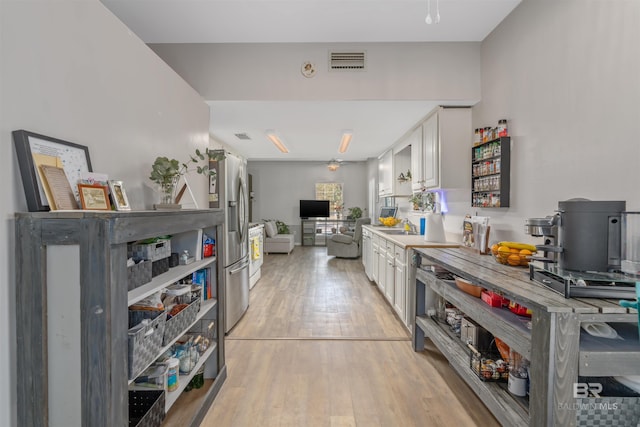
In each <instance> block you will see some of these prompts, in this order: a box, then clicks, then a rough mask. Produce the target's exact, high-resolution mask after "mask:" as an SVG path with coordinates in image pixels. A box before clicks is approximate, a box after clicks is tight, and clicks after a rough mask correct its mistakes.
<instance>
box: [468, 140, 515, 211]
mask: <svg viewBox="0 0 640 427" xmlns="http://www.w3.org/2000/svg"><path fill="white" fill-rule="evenodd" d="M471 159H472V160H471V206H472V207H477V208H506V207H509V193H510V192H511V185H510V179H509V178H510V174H511V138H510V137H508V136H506V137H502V138H498V139H494V140H492V141H488V142H484V143H482V144H479V145H476V146H474V147H473V148H472V149H471Z"/></svg>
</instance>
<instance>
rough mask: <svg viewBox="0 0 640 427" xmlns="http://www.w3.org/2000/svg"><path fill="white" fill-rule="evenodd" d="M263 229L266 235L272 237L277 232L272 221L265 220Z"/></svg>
mask: <svg viewBox="0 0 640 427" xmlns="http://www.w3.org/2000/svg"><path fill="white" fill-rule="evenodd" d="M264 231H265V233H267V237H273V236H275V235H276V234H278V229H277V228H276V223H275V222H273V221H267V222H265V223H264Z"/></svg>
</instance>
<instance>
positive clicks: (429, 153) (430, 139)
mask: <svg viewBox="0 0 640 427" xmlns="http://www.w3.org/2000/svg"><path fill="white" fill-rule="evenodd" d="M418 135H419V136H421V143H419V142H418V139H417V138H418ZM411 138H412V141H414V140H415V142H412V144H411V165H412V166H411V168H412V171H411V172H412V176H413V180H412V186H411V188H412V189H413V191H419V190H421V189H423V188H425V189H428V190H435V189H440V188H449V189H454V188H457V189H460V188H469V187H470V185H471V184H470V182H471V175H470V174H469V171H465V170H464V169H465V165H468V164H470V162H471V154H470V152H471V150H469V147H471V145H472V134H471V108H455V107H449V108H447V107H438V108H437V109H436V110H435V111H434V112H433V113H432V114H430V115H429V116H428V117H427V119H426V120H425V121H424V122H423V123H422V126H420V127H418V128H417V129H416V130H415V131H414V132H413V133H412V134H411ZM467 169H468V168H467Z"/></svg>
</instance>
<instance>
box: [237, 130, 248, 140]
mask: <svg viewBox="0 0 640 427" xmlns="http://www.w3.org/2000/svg"><path fill="white" fill-rule="evenodd" d="M234 135H235V136H236V138H238V139H243V140H247V139H251V138H249V135H247V134H246V133H244V132H242V133H234Z"/></svg>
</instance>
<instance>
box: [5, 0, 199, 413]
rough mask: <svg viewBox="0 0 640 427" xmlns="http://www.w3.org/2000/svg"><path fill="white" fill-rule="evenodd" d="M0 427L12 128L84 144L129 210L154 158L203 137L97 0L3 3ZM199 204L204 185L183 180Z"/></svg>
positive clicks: (14, 189) (183, 101)
mask: <svg viewBox="0 0 640 427" xmlns="http://www.w3.org/2000/svg"><path fill="white" fill-rule="evenodd" d="M0 5H1V6H0V52H1V55H0V61H1V63H0V118H1V122H0V141H1V143H0V162H1V164H2V167H0V179H1V180H2V182H3V185H0V195H1V196H2V200H3V203H2V204H1V207H0V212H1V215H2V220H3V223H4V224H3V226H2V227H0V242H2V245H0V272H2V273H1V276H0V372H3V378H4V381H2V385H0V425H2V426H16V425H17V421H16V418H15V416H16V413H15V399H16V397H15V387H16V372H15V371H16V369H15V366H16V357H19V355H16V354H15V346H16V344H15V332H14V331H15V311H14V301H15V290H14V283H15V268H14V261H15V260H14V252H15V250H14V247H15V245H14V237H13V236H14V231H13V226H14V223H13V214H14V212H16V211H26V210H27V205H26V202H25V197H24V191H23V187H22V181H21V179H20V175H19V171H18V166H17V160H16V156H15V150H14V148H13V141H12V138H11V131H12V130H15V129H27V130H30V131H33V132H37V133H41V134H45V135H50V136H53V137H57V138H60V139H63V140H67V141H72V142H76V143H79V144H83V145H86V146H88V147H89V151H90V155H91V162H92V164H93V168H94V170H95V171H100V172H105V173H108V174H109V175H110V177H112V178H117V179H122V180H123V181H124V183H125V188H126V190H127V193H128V196H129V198H130V199H131V200H130V201H131V204H132V206H133V207H134V208H136V209H141V208H145V207H146V208H150V206H151V204H152V203H154V202H156V201H157V200H156V199H155V197H154V196H155V195H154V194H153V191H152V190H151V188H150V187H149V186H148V184H150V183H151V181H149V179H148V175H149V171H150V165H151V164H152V163H153V160H154V159H155V157H156V156H157V155H167V156H169V157H175V158H177V159H179V160H182V159H184V160H186V159H187V155H188V154H190V153H191V152H192V151H193V149H194V148H195V147H201V148H203V147H206V146H207V145H208V142H209V137H208V125H209V110H208V107H207V105H206V104H205V103H204V102H203V100H202V98H201V97H200V96H199V95H198V94H197V93H196V92H195V91H194V90H193V89H192V88H191V87H190V86H188V85H187V84H186V83H185V82H184V81H183V80H182V79H181V78H180V77H179V76H178V75H177V74H176V73H175V72H174V71H173V70H172V69H170V68H169V67H168V66H167V65H166V64H165V63H164V62H163V61H162V60H161V59H159V58H158V57H157V56H156V55H155V54H154V53H153V52H152V51H151V50H150V49H149V48H148V47H147V46H145V45H144V44H143V43H142V42H141V41H140V40H139V39H138V38H137V37H136V36H135V35H133V34H132V33H131V32H130V31H128V29H127V28H125V27H124V25H123V24H122V23H121V22H120V21H118V20H117V19H116V18H115V17H114V16H113V15H112V14H111V13H110V12H109V11H107V10H106V9H105V8H104V7H103V6H102V4H101V3H99V2H98V1H74V0H57V1H55V2H51V1H28V2H25V1H5V0H2V1H1V2H0ZM190 183H191V184H192V187H193V190H194V193H195V194H197V195H198V198H199V201H198V203H201V206H205V203H206V200H207V197H206V188H207V182H206V179H205V178H204V177H201V176H195V177H192V178H191V179H190Z"/></svg>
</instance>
